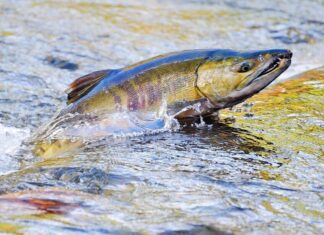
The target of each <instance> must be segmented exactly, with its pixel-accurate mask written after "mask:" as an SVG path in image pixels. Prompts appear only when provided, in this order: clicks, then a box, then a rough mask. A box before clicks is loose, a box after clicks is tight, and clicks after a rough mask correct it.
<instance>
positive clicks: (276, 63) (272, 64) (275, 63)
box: [246, 56, 290, 86]
mask: <svg viewBox="0 0 324 235" xmlns="http://www.w3.org/2000/svg"><path fill="white" fill-rule="evenodd" d="M289 61H290V58H288V56H278V57H276V58H273V59H272V60H271V61H269V62H268V63H267V64H266V65H265V66H263V68H261V69H260V70H259V71H258V72H257V73H256V76H255V78H253V79H251V80H250V81H249V83H248V84H247V85H246V86H249V85H250V84H252V83H254V82H256V81H257V80H261V79H262V78H263V77H265V75H268V74H270V73H271V72H274V71H275V70H276V69H277V68H279V69H280V68H281V67H285V66H284V65H285V64H287V63H288V62H289Z"/></svg>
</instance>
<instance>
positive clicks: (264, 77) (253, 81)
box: [222, 50, 292, 108]
mask: <svg viewBox="0 0 324 235" xmlns="http://www.w3.org/2000/svg"><path fill="white" fill-rule="evenodd" d="M291 57H292V52H291V51H289V50H286V51H285V52H283V53H280V54H277V55H275V56H273V57H272V58H271V59H269V60H268V61H267V62H266V63H265V64H264V65H263V66H262V67H261V68H259V69H258V70H257V71H255V72H254V73H253V74H251V75H250V76H249V80H250V81H249V82H248V83H247V84H246V85H245V86H244V88H242V89H240V90H236V91H233V92H232V93H231V94H230V95H229V96H227V97H226V98H225V99H224V102H223V107H222V108H224V106H225V107H231V106H233V105H236V104H238V103H241V102H243V101H244V100H246V99H247V98H249V97H251V96H253V95H254V94H256V93H258V92H260V91H261V90H262V89H264V88H265V87H267V86H268V85H269V84H270V83H271V82H272V81H274V80H275V79H276V78H277V77H278V76H279V75H280V74H282V73H283V72H284V71H285V70H286V69H287V68H288V67H289V66H290V64H291Z"/></svg>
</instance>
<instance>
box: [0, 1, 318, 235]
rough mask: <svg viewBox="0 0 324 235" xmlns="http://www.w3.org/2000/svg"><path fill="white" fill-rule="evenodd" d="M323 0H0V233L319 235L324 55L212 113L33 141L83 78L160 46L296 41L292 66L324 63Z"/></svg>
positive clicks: (284, 44) (240, 45)
mask: <svg viewBox="0 0 324 235" xmlns="http://www.w3.org/2000/svg"><path fill="white" fill-rule="evenodd" d="M323 8H324V6H323V4H322V3H321V1H306V0H305V1H299V3H298V5H297V4H295V3H293V1H277V0H274V1H271V2H267V3H266V2H264V1H252V2H251V1H250V2H249V3H248V2H246V1H217V2H214V1H181V0H179V1H163V2H160V1H147V2H145V4H143V3H142V2H137V3H135V2H131V3H129V2H126V1H100V0H99V1H96V3H93V2H91V3H90V2H89V1H82V2H79V1H42V2H38V1H32V0H27V1H19V2H15V4H13V3H12V2H11V1H1V3H0V19H4V20H0V46H1V57H0V156H1V158H0V163H1V164H0V192H1V196H0V232H4V233H28V234H35V233H46V232H48V230H49V229H51V231H53V233H58V234H61V233H64V234H69V233H70V234H76V233H91V234H107V233H108V234H109V233H114V234H118V233H120V234H123V233H126V234H128V233H130V232H134V233H150V234H151V233H165V234H187V233H189V234H190V233H192V234H196V233H201V234H226V233H229V234H230V233H235V234H246V233H253V234H264V233H267V234H278V233H286V234H296V233H297V234H298V233H304V232H305V233H311V234H320V233H321V231H322V229H323V219H324V214H323V212H322V210H321V208H322V200H323V198H322V194H323V186H322V180H323V177H322V172H323V157H322V156H323V147H322V146H324V143H323V137H324V133H323V121H322V120H323V110H324V109H323V104H324V101H323V68H320V69H317V70H313V71H310V72H308V73H306V74H302V75H300V77H299V78H294V80H291V81H287V82H285V83H283V84H279V85H277V86H275V87H273V88H272V89H269V90H267V91H264V92H262V93H260V94H259V95H258V96H256V97H255V98H252V99H250V100H248V101H247V102H246V103H245V104H243V105H241V106H238V107H235V108H234V109H233V110H231V111H229V110H224V111H222V112H221V113H220V121H219V122H218V123H217V124H214V125H212V126H208V125H197V126H194V127H185V128H183V129H181V130H177V131H166V130H164V131H163V132H162V133H159V134H150V135H137V136H132V137H121V136H119V137H116V136H115V137H113V138H112V137H105V138H102V136H97V137H96V138H90V139H89V138H87V135H86V134H87V133H86V131H85V132H84V133H85V135H84V137H85V138H82V139H74V138H72V139H71V138H62V137H67V136H65V135H64V134H63V135H57V136H56V137H57V138H56V139H51V140H48V139H47V138H45V136H44V138H42V139H40V140H38V142H35V143H34V144H33V145H31V144H30V143H29V142H28V140H29V139H30V137H31V135H33V134H35V130H36V129H37V128H38V127H39V126H40V125H41V124H44V123H48V122H49V120H50V118H51V116H52V115H54V113H56V112H57V111H58V110H59V109H60V106H62V105H63V103H64V100H65V97H64V96H63V91H64V90H65V88H66V87H67V85H68V84H69V83H70V82H71V81H72V80H73V79H75V78H76V77H78V76H81V75H84V74H86V73H88V72H91V71H94V70H100V69H107V68H118V67H122V66H124V65H128V64H131V63H133V62H136V61H139V60H141V59H144V58H148V57H150V56H154V55H156V54H160V53H165V52H168V51H174V50H182V49H188V48H211V47H217V48H232V49H242V48H244V49H259V48H278V47H281V48H287V49H291V50H292V51H293V52H294V61H293V64H292V67H291V69H289V71H288V73H285V75H286V77H284V78H287V77H288V76H287V74H289V72H290V73H291V74H293V73H297V72H300V71H301V70H306V69H307V68H312V67H316V66H318V65H323V46H322V45H323V32H324V28H323V27H324V24H323V22H322V21H323V20H322V18H321V17H322V14H321V13H322V12H323V11H324V9H323ZM300 9H303V10H302V11H301V10H300ZM255 19H258V20H257V21H256V20H255ZM119 127H120V126H119ZM76 131H80V129H76ZM58 133H59V132H58Z"/></svg>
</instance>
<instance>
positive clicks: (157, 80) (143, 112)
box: [31, 49, 292, 157]
mask: <svg viewBox="0 0 324 235" xmlns="http://www.w3.org/2000/svg"><path fill="white" fill-rule="evenodd" d="M291 57H292V53H291V52H290V51H289V50H280V49H276V50H263V51H250V52H239V51H233V50H218V49H209V50H207V49H206V50H192V51H183V52H175V53H170V54H166V55H161V56H158V57H154V58H152V59H148V60H145V61H142V62H139V63H137V64H134V65H131V66H127V67H125V68H122V69H108V70H101V71H97V72H93V73H90V74H88V75H85V76H83V77H80V78H78V79H76V80H75V81H74V82H73V83H71V85H70V86H69V88H68V90H67V93H68V99H67V106H66V107H65V108H63V109H62V110H61V111H60V112H59V114H58V115H56V116H54V117H53V119H52V120H51V121H50V122H49V123H48V124H46V125H45V126H43V127H42V128H40V129H39V130H38V131H37V132H36V133H35V135H34V136H33V137H32V138H31V143H33V144H34V146H35V148H34V153H35V154H36V155H39V156H47V157H48V156H56V155H62V154H63V153H71V151H75V150H78V149H80V148H81V147H82V146H84V144H85V140H88V139H89V138H91V139H93V138H94V139H96V138H102V137H106V136H110V135H116V134H117V135H119V134H121V135H125V134H133V133H156V132H152V131H160V130H162V131H163V130H165V129H167V130H169V129H170V128H172V127H173V126H172V123H173V121H174V119H177V121H178V122H176V125H178V124H179V123H180V124H183V123H192V122H195V121H197V120H201V118H203V120H204V121H206V120H208V119H210V118H211V117H212V118H211V119H214V117H215V112H217V111H218V110H219V109H223V108H226V107H231V106H233V105H235V104H237V103H240V102H242V101H244V100H245V99H247V98H249V97H251V96H252V95H254V94H256V93H258V92H259V91H261V90H262V89H263V88H265V87H266V86H267V85H269V84H270V83H271V82H272V81H273V80H274V79H275V78H277V77H278V76H279V75H280V74H281V73H282V72H284V71H285V70H286V69H287V68H288V67H289V65H290V62H291ZM170 118H171V119H170ZM170 120H171V125H169V124H170Z"/></svg>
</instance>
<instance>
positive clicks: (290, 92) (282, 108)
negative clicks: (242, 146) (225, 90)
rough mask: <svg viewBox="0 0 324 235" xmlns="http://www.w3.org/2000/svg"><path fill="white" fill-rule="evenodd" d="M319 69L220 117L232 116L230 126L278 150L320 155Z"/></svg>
mask: <svg viewBox="0 0 324 235" xmlns="http://www.w3.org/2000/svg"><path fill="white" fill-rule="evenodd" d="M323 69H324V68H323V67H322V68H320V69H317V70H311V71H309V72H307V73H303V74H301V75H299V76H298V77H295V78H293V79H291V80H289V81H286V82H283V83H280V84H277V85H276V86H273V87H271V88H270V89H268V90H266V91H264V92H261V93H260V94H258V95H256V96H254V97H252V98H251V99H249V100H247V101H246V103H254V105H253V106H252V107H251V108H250V109H249V110H244V105H240V106H239V107H238V108H236V110H244V111H240V112H238V111H236V112H235V111H234V112H230V111H228V110H225V111H223V112H222V113H221V117H223V118H226V117H228V116H234V117H235V120H236V122H235V123H233V124H232V125H233V126H235V127H239V128H243V129H246V130H248V131H250V132H252V133H257V135H258V136H260V137H262V138H264V139H265V140H267V141H270V142H272V143H274V145H275V146H277V147H278V148H279V149H282V150H288V151H293V152H296V153H301V152H303V153H306V154H311V155H315V156H318V157H320V156H323V149H322V146H324V140H323V138H321V137H323V135H324V130H323V127H322V125H323V123H321V122H322V120H323V115H324V113H323V112H324V96H323V94H324V91H323V85H324V71H323ZM251 114H252V115H253V118H247V116H251Z"/></svg>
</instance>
